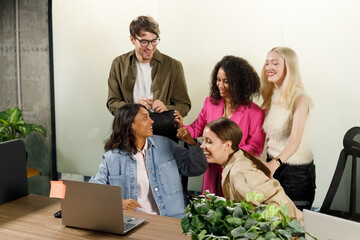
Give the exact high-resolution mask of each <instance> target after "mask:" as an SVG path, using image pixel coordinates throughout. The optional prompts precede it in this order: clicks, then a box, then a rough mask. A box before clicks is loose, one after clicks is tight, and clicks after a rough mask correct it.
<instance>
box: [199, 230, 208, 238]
mask: <svg viewBox="0 0 360 240" xmlns="http://www.w3.org/2000/svg"><path fill="white" fill-rule="evenodd" d="M205 235H206V230H205V229H204V230H202V231H201V232H200V233H199V234H198V238H199V240H202V239H204V238H205Z"/></svg>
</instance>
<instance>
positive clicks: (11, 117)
mask: <svg viewBox="0 0 360 240" xmlns="http://www.w3.org/2000/svg"><path fill="white" fill-rule="evenodd" d="M20 118H21V110H20V109H19V108H9V109H8V110H6V113H5V120H6V121H7V122H8V123H9V124H10V125H16V124H17V122H18V121H19V120H20Z"/></svg>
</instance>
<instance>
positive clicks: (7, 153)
mask: <svg viewBox="0 0 360 240" xmlns="http://www.w3.org/2000/svg"><path fill="white" fill-rule="evenodd" d="M26 195H28V181H27V171H26V152H25V145H24V142H23V141H22V140H19V139H16V140H11V141H7V142H2V143H0V204H3V203H6V202H10V201H12V200H15V199H17V198H20V197H23V196H26Z"/></svg>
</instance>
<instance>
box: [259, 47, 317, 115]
mask: <svg viewBox="0 0 360 240" xmlns="http://www.w3.org/2000/svg"><path fill="white" fill-rule="evenodd" d="M270 52H276V53H278V54H279V55H280V56H281V57H282V58H283V59H284V60H285V67H286V75H285V79H284V81H283V83H282V86H281V93H280V100H279V101H280V102H279V104H280V105H281V106H283V107H285V108H288V109H290V108H291V106H292V104H293V101H295V99H294V98H295V94H296V88H300V89H302V90H304V92H305V89H304V85H303V83H302V80H301V74H300V69H299V60H298V57H297V55H296V53H295V51H294V50H292V49H291V48H289V47H274V48H273V49H271V50H270V51H269V53H270ZM269 53H268V54H269ZM274 88H275V85H274V84H273V83H271V82H269V81H268V75H267V72H266V63H264V66H263V68H262V70H261V89H260V91H261V95H262V97H263V100H264V101H263V104H262V105H261V107H262V108H264V109H269V108H270V104H271V97H272V94H273V90H274ZM308 101H309V104H311V100H310V98H309V97H308Z"/></svg>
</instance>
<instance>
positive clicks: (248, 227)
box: [244, 218, 258, 230]
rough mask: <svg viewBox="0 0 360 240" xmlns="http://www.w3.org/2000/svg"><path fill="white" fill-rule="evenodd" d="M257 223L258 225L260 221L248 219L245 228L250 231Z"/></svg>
mask: <svg viewBox="0 0 360 240" xmlns="http://www.w3.org/2000/svg"><path fill="white" fill-rule="evenodd" d="M257 223H258V221H256V220H255V219H252V218H248V219H247V220H246V221H245V225H244V227H245V228H246V229H247V230H249V229H250V228H251V227H253V226H255V225H256V224H257Z"/></svg>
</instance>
